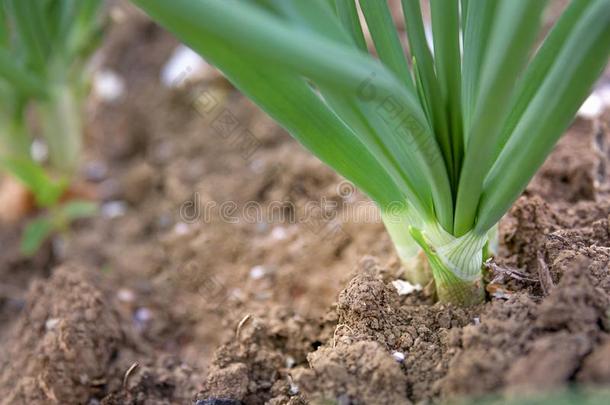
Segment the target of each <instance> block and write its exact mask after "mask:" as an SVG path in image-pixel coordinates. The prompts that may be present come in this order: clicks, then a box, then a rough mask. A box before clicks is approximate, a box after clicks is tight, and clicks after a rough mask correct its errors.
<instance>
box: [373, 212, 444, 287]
mask: <svg viewBox="0 0 610 405" xmlns="http://www.w3.org/2000/svg"><path fill="white" fill-rule="evenodd" d="M381 219H382V220H383V223H384V225H385V228H386V230H387V232H388V234H389V235H390V238H391V239H392V242H393V244H394V246H395V247H396V251H397V253H398V257H399V258H400V261H401V263H402V265H403V267H404V269H405V278H406V279H407V280H408V281H409V282H411V283H413V284H419V285H421V286H426V285H427V284H428V283H429V282H430V281H432V272H431V271H430V266H429V265H428V260H427V259H426V256H425V254H424V253H423V251H422V249H421V247H419V245H418V244H417V243H416V242H415V240H414V239H413V237H412V236H411V234H410V233H409V227H410V226H411V225H412V224H413V223H414V222H413V221H414V219H413V218H411V216H410V215H409V210H408V209H404V210H400V211H397V212H390V211H382V213H381Z"/></svg>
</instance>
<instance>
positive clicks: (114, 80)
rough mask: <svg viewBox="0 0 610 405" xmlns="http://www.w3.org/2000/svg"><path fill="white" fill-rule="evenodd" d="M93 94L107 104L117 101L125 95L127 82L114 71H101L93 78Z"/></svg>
mask: <svg viewBox="0 0 610 405" xmlns="http://www.w3.org/2000/svg"><path fill="white" fill-rule="evenodd" d="M93 92H94V93H95V94H96V95H97V96H98V97H99V98H100V99H102V100H104V101H106V102H109V103H111V102H113V101H117V100H118V99H120V98H121V97H122V96H123V94H124V93H125V81H124V80H123V78H122V77H121V76H119V75H118V74H116V73H115V72H113V71H112V70H109V69H103V70H99V71H97V72H96V73H95V76H94V77H93Z"/></svg>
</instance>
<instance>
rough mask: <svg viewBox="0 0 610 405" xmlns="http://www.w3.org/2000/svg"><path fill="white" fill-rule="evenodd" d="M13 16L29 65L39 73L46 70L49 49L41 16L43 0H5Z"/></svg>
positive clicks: (47, 37) (46, 32) (44, 23)
mask: <svg viewBox="0 0 610 405" xmlns="http://www.w3.org/2000/svg"><path fill="white" fill-rule="evenodd" d="M5 1H6V2H7V4H8V5H9V10H10V12H11V14H12V16H13V19H12V21H13V23H14V24H15V29H16V30H17V32H18V34H19V39H20V40H21V41H22V43H23V45H24V49H25V51H26V55H27V58H28V61H29V63H30V64H31V66H32V67H33V68H34V69H35V70H36V71H37V72H39V73H43V72H45V70H46V66H47V64H48V60H47V55H48V52H49V50H50V43H49V34H48V29H47V26H46V22H45V19H44V18H43V16H42V10H41V9H42V5H43V2H41V1H38V0H5Z"/></svg>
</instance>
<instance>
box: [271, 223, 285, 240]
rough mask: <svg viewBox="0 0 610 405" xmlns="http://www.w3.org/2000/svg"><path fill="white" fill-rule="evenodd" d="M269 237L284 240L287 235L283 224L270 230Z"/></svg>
mask: <svg viewBox="0 0 610 405" xmlns="http://www.w3.org/2000/svg"><path fill="white" fill-rule="evenodd" d="M271 237H272V238H273V239H276V240H284V239H286V238H287V237H288V232H286V228H284V227H283V226H276V227H275V228H273V230H272V231H271Z"/></svg>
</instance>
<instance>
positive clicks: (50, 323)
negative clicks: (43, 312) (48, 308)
mask: <svg viewBox="0 0 610 405" xmlns="http://www.w3.org/2000/svg"><path fill="white" fill-rule="evenodd" d="M58 324H59V318H49V319H47V321H46V322H45V323H44V327H45V328H46V330H53V329H55V327H56V326H57V325H58Z"/></svg>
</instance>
